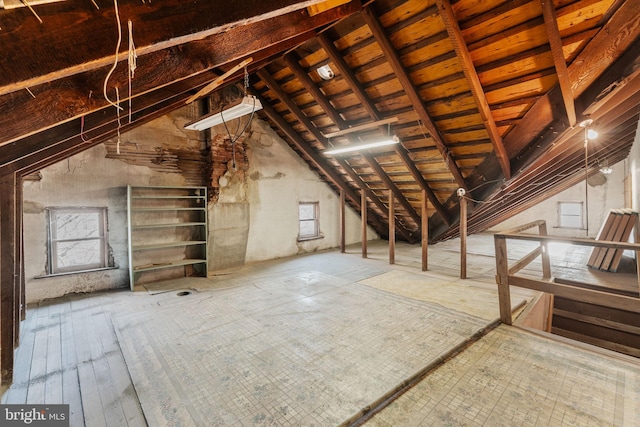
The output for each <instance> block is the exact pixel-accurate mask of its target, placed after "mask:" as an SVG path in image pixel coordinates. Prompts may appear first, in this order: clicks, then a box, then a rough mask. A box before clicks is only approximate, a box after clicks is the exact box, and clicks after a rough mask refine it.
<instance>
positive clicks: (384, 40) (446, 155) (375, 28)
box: [362, 7, 467, 188]
mask: <svg viewBox="0 0 640 427" xmlns="http://www.w3.org/2000/svg"><path fill="white" fill-rule="evenodd" d="M362 15H363V17H364V20H365V22H366V23H367V25H368V26H369V29H370V30H371V33H372V34H373V36H374V37H375V39H376V41H377V42H378V45H379V46H380V48H381V49H382V52H383V53H384V56H385V58H386V59H387V61H388V62H389V65H390V66H391V68H392V69H393V72H394V73H395V76H396V78H397V79H398V81H399V82H400V84H401V85H402V88H403V89H404V91H405V93H406V94H407V96H408V97H409V99H410V100H411V104H412V105H413V108H414V109H415V111H416V113H417V114H418V117H419V118H420V120H421V121H422V123H423V124H424V126H425V127H426V128H427V130H428V131H429V134H430V135H431V139H432V140H433V142H434V144H435V146H436V148H437V149H438V151H439V152H440V155H441V156H442V158H443V159H444V161H445V164H446V165H447V166H448V168H449V170H450V172H451V174H452V175H453V178H454V180H455V181H456V183H457V184H458V186H460V187H462V188H466V187H467V184H466V183H465V180H464V177H463V176H462V172H460V169H459V168H458V165H457V164H456V162H455V160H454V159H453V157H452V156H451V152H450V150H449V148H448V147H447V146H446V145H445V143H444V139H443V138H442V135H441V134H440V132H439V131H438V128H437V127H436V125H435V123H434V122H433V120H432V119H431V117H430V116H429V112H428V111H427V108H426V106H425V105H424V102H423V101H422V98H421V97H420V95H419V94H418V91H417V89H416V87H415V85H414V84H413V82H412V81H411V78H410V77H409V74H408V73H407V70H406V69H405V67H404V65H403V64H402V61H401V60H400V57H399V55H398V53H397V52H396V50H395V48H394V46H393V44H392V43H391V41H390V40H389V38H388V37H387V35H386V33H385V30H384V27H383V26H382V24H381V23H380V21H379V20H378V17H377V16H376V14H375V12H373V11H372V10H371V8H370V7H365V8H364V9H363V13H362Z"/></svg>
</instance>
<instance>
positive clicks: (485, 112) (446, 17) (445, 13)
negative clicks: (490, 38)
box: [436, 0, 511, 179]
mask: <svg viewBox="0 0 640 427" xmlns="http://www.w3.org/2000/svg"><path fill="white" fill-rule="evenodd" d="M436 4H437V5H438V10H439V11H440V17H441V18H442V20H443V21H444V26H445V28H446V30H447V33H448V34H449V39H450V40H451V44H453V48H454V50H455V51H456V55H457V56H458V59H459V60H460V63H461V65H462V71H463V72H464V75H465V77H466V79H467V83H468V84H469V87H470V89H471V93H472V95H473V98H474V99H475V101H476V104H477V105H478V111H479V112H480V117H482V122H483V123H484V126H485V128H486V129H487V133H488V134H489V139H490V140H491V144H492V145H493V149H494V150H495V153H496V156H497V157H498V162H499V163H500V167H501V169H502V174H503V175H504V176H505V178H506V179H509V178H511V165H510V163H509V156H508V154H507V151H506V150H505V148H504V144H503V143H502V136H501V135H500V132H499V131H498V127H497V126H496V122H495V120H494V119H493V114H492V113H491V108H490V107H489V102H488V101H487V97H486V96H485V94H484V89H483V88H482V83H480V78H479V77H478V73H477V72H476V69H475V66H474V65H473V61H472V60H471V55H470V54H469V48H468V47H467V44H466V43H465V41H464V38H463V37H462V32H461V31H460V27H459V25H458V21H457V19H456V17H455V14H454V13H453V9H452V7H451V4H450V3H449V0H436Z"/></svg>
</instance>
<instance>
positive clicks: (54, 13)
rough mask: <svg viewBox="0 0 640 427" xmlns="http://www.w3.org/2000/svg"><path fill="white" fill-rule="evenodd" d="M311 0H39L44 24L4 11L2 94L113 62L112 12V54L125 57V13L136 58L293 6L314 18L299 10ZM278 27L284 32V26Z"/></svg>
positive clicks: (287, 10) (287, 11) (288, 10)
mask: <svg viewBox="0 0 640 427" xmlns="http://www.w3.org/2000/svg"><path fill="white" fill-rule="evenodd" d="M310 3H311V2H309V1H300V0H273V1H269V2H264V1H261V0H248V1H246V2H243V4H242V7H238V6H237V5H236V4H235V3H233V2H186V3H185V2H184V1H181V0H165V1H162V2H146V3H140V2H120V4H119V5H118V14H117V15H116V10H115V8H114V5H113V4H111V5H103V7H101V8H100V9H96V8H95V7H94V6H93V5H92V4H91V2H87V1H84V0H67V1H65V2H64V3H53V4H48V5H40V6H38V13H39V15H40V16H41V18H42V20H43V23H42V24H39V23H38V22H37V21H36V20H35V19H33V16H31V15H30V14H29V12H28V11H26V10H12V11H8V10H2V11H0V17H1V18H2V32H1V33H0V44H1V45H2V48H3V55H2V57H3V58H5V60H3V61H0V94H6V93H9V92H12V91H16V90H20V89H25V88H29V87H33V86H37V85H40V84H46V83H49V82H51V81H54V80H57V79H60V78H65V77H69V76H71V75H75V74H79V73H84V72H87V71H91V70H97V69H100V68H103V67H107V66H111V65H112V64H113V63H114V62H115V61H116V53H115V48H116V44H117V40H118V31H117V30H118V28H117V20H116V18H117V17H119V19H120V23H121V25H120V27H121V29H120V30H121V34H120V35H121V38H122V40H123V42H121V43H120V49H119V55H118V60H124V59H126V57H127V51H128V31H127V21H128V20H130V21H132V24H133V36H134V40H135V44H136V46H137V49H136V50H137V54H138V57H139V58H140V59H142V58H143V57H144V56H145V55H148V54H150V53H153V52H157V51H159V50H164V49H168V48H171V47H177V46H180V45H184V44H185V43H189V42H192V41H197V40H202V39H204V38H206V37H209V36H212V35H216V34H222V33H224V32H226V31H229V30H231V29H233V28H237V27H241V26H246V25H248V24H255V23H257V22H260V21H264V20H267V19H269V18H274V17H277V16H279V15H284V14H291V13H292V12H295V11H298V12H296V14H297V15H298V16H299V17H300V18H302V19H312V17H309V16H308V14H307V13H306V11H304V10H302V11H300V10H299V9H302V8H304V7H306V6H307V5H308V4H310ZM278 30H280V31H285V32H286V31H287V30H286V29H285V28H284V27H280V28H278ZM272 31H273V28H272ZM87 35H90V37H87ZM25 40H29V43H24V41H25ZM96 40H101V41H105V42H104V43H96ZM247 40H250V39H247ZM247 40H243V41H247ZM107 41H109V42H107ZM141 62H144V61H141Z"/></svg>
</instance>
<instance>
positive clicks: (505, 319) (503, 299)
mask: <svg viewBox="0 0 640 427" xmlns="http://www.w3.org/2000/svg"><path fill="white" fill-rule="evenodd" d="M494 243H495V246H496V282H497V283H498V301H499V303H500V320H501V321H502V323H504V324H507V325H511V322H512V320H511V292H510V290H509V260H508V258H507V239H505V238H504V237H501V236H495V238H494Z"/></svg>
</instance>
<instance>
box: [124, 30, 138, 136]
mask: <svg viewBox="0 0 640 427" xmlns="http://www.w3.org/2000/svg"><path fill="white" fill-rule="evenodd" d="M128 27H129V54H128V56H127V63H128V65H129V67H128V68H129V72H128V77H129V123H131V116H132V106H131V104H132V96H131V81H132V80H133V77H134V76H135V73H136V68H138V64H137V59H138V54H137V53H136V45H135V43H134V42H133V22H131V20H129V22H128Z"/></svg>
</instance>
